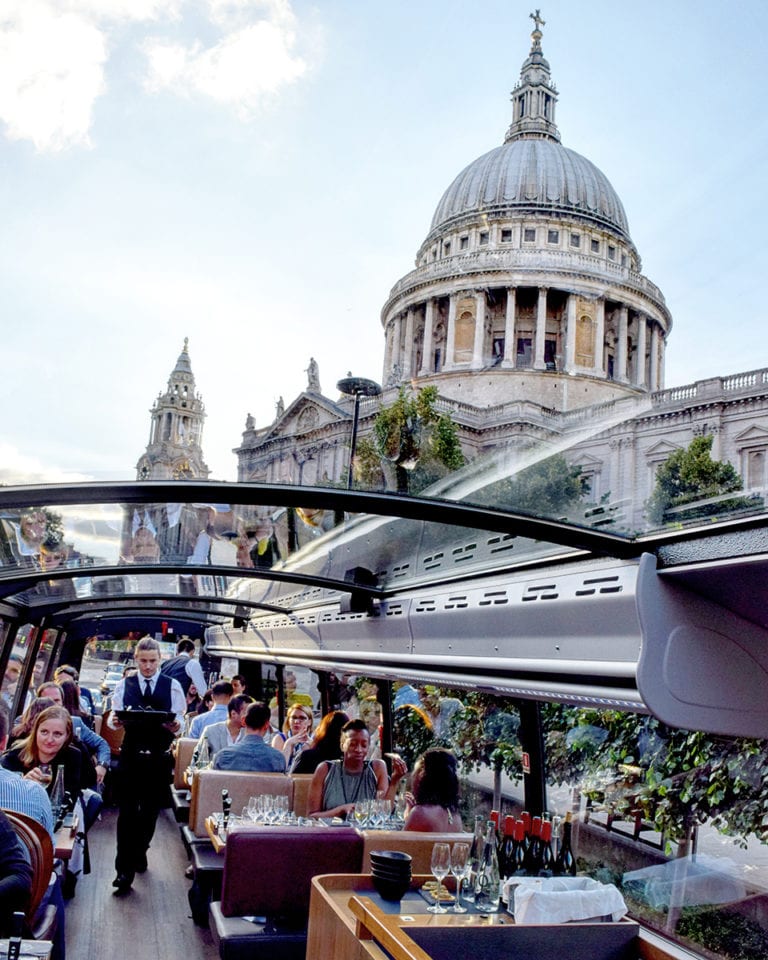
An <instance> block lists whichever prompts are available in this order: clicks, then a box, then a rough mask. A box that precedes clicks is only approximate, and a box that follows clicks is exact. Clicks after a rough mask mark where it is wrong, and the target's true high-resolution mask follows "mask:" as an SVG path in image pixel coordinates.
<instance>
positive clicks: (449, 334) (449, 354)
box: [443, 293, 456, 370]
mask: <svg viewBox="0 0 768 960" xmlns="http://www.w3.org/2000/svg"><path fill="white" fill-rule="evenodd" d="M455 352H456V294H455V293H452V294H451V295H450V297H449V298H448V329H447V331H446V336H445V363H444V364H443V369H444V370H453V368H454V365H455V364H454V359H453V358H454V355H455Z"/></svg>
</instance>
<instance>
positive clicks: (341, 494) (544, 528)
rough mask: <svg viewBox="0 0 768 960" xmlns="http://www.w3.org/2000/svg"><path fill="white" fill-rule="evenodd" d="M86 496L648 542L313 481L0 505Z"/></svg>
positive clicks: (618, 546)
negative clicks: (326, 512)
mask: <svg viewBox="0 0 768 960" xmlns="http://www.w3.org/2000/svg"><path fill="white" fill-rule="evenodd" d="M81 503H87V504H90V505H92V504H98V503H120V504H126V505H128V504H130V505H135V504H152V503H199V504H201V505H204V504H207V503H228V504H236V505H239V506H255V505H269V506H271V507H299V508H304V509H307V508H310V507H311V508H314V509H318V508H319V509H326V510H335V511H342V512H345V513H355V514H357V513H363V514H375V515H378V516H383V517H400V518H403V519H407V520H419V521H426V522H429V523H437V524H448V525H450V526H458V527H466V528H469V529H476V530H491V531H493V532H496V533H509V534H513V535H515V536H520V537H527V538H530V539H533V540H544V541H547V542H549V543H556V544H560V545H562V546H567V547H575V548H577V549H580V550H587V551H589V552H590V553H596V554H599V555H600V556H608V557H616V558H618V559H631V558H635V557H637V556H639V555H640V553H642V549H641V548H640V547H639V546H638V545H637V544H636V543H635V542H634V541H633V540H632V539H629V538H626V537H621V536H618V535H616V534H612V533H605V532H604V531H598V530H594V529H590V528H584V527H576V526H572V525H569V524H564V523H563V522H562V521H559V520H547V519H542V518H540V517H533V516H528V515H526V514H520V513H509V512H507V511H504V510H497V509H492V508H490V507H480V506H474V505H471V504H467V503H457V502H454V501H450V500H436V499H432V498H429V497H404V496H399V495H397V494H393V493H376V492H370V491H362V490H342V489H338V488H330V487H306V486H296V485H292V484H280V483H224V482H219V481H196V480H178V481H174V480H163V481H153V480H141V481H134V482H123V483H104V482H98V483H78V484H45V485H30V486H19V487H3V488H0V509H8V508H18V509H23V508H28V507H53V506H69V505H77V504H81Z"/></svg>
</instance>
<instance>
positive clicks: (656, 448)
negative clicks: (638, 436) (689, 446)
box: [645, 440, 682, 460]
mask: <svg viewBox="0 0 768 960" xmlns="http://www.w3.org/2000/svg"><path fill="white" fill-rule="evenodd" d="M680 449H682V448H681V447H680V446H678V445H677V444H674V443H670V442H669V440H659V441H658V442H656V443H654V444H653V446H650V447H648V449H647V450H646V451H645V456H646V457H647V458H648V459H649V460H659V459H662V458H666V457H669V456H671V454H673V453H674V452H675V451H676V450H680Z"/></svg>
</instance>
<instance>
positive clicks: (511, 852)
mask: <svg viewBox="0 0 768 960" xmlns="http://www.w3.org/2000/svg"><path fill="white" fill-rule="evenodd" d="M516 826H517V821H516V820H515V818H514V817H504V845H503V859H502V860H500V861H499V871H500V873H501V875H502V877H511V876H512V874H513V873H514V872H515V827H516Z"/></svg>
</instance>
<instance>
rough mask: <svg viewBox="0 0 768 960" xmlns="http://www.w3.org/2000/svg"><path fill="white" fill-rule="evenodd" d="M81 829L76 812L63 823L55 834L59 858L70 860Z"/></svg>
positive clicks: (55, 855) (55, 848) (57, 857)
mask: <svg viewBox="0 0 768 960" xmlns="http://www.w3.org/2000/svg"><path fill="white" fill-rule="evenodd" d="M79 829H80V819H79V817H78V815H77V814H75V816H74V817H73V818H72V819H71V820H69V821H68V822H66V823H64V824H62V825H61V826H60V827H59V829H58V830H57V831H56V833H55V834H54V835H53V855H54V857H56V859H57V860H70V859H71V858H72V851H73V849H74V846H75V841H76V840H77V832H78V830H79ZM0 956H1V954H0Z"/></svg>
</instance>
